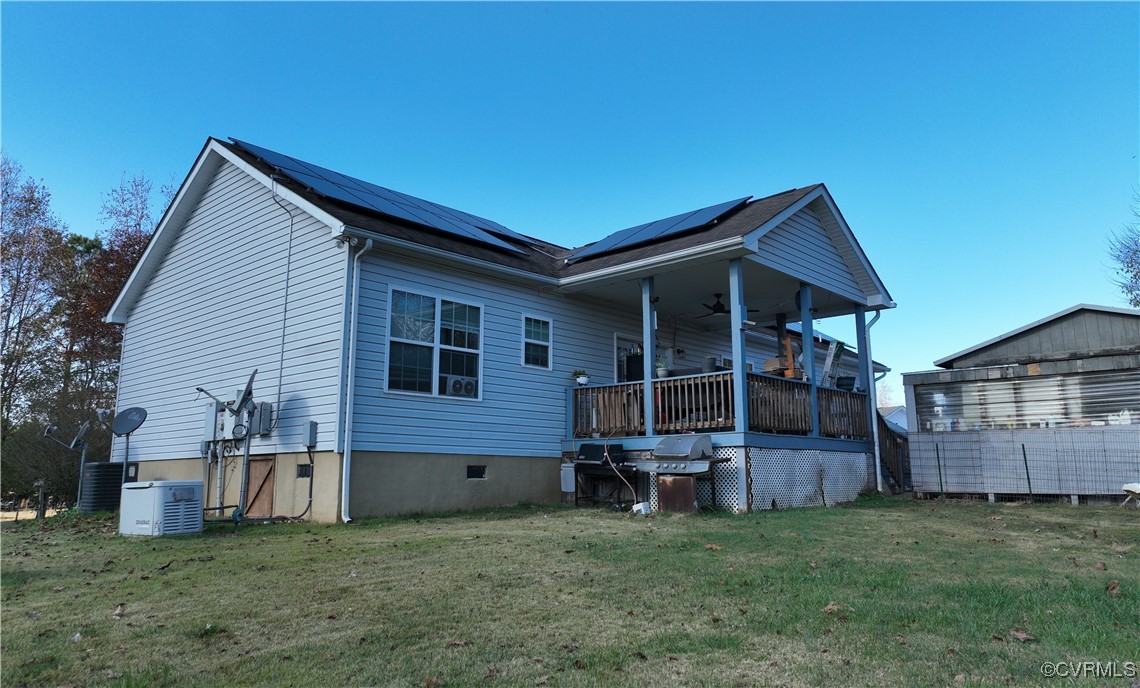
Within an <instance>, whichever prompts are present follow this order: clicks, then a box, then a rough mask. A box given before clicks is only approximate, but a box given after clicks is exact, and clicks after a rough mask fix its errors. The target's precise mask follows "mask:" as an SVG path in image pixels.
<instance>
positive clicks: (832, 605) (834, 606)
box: [823, 602, 843, 614]
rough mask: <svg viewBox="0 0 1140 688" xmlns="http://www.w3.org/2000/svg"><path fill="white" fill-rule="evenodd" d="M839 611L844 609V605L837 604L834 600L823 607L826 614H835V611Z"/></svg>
mask: <svg viewBox="0 0 1140 688" xmlns="http://www.w3.org/2000/svg"><path fill="white" fill-rule="evenodd" d="M838 611H843V607H840V606H839V605H838V604H835V603H834V602H828V603H827V606H826V607H824V608H823V613H824V614H834V613H835V612H838Z"/></svg>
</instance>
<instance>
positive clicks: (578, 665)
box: [574, 659, 586, 671]
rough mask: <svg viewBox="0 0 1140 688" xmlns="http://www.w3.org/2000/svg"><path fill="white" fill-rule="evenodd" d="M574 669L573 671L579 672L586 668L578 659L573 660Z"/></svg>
mask: <svg viewBox="0 0 1140 688" xmlns="http://www.w3.org/2000/svg"><path fill="white" fill-rule="evenodd" d="M574 668H575V669H578V670H579V671H581V670H582V669H585V668H586V663H585V662H583V661H582V660H580V659H575V660H574Z"/></svg>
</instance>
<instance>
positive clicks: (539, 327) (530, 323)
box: [522, 316, 552, 370]
mask: <svg viewBox="0 0 1140 688" xmlns="http://www.w3.org/2000/svg"><path fill="white" fill-rule="evenodd" d="M551 329H552V327H551V322H550V321H549V320H546V319H544V318H532V317H530V316H526V317H524V318H523V360H522V362H523V365H525V366H532V367H534V368H545V369H546V370H550V344H551Z"/></svg>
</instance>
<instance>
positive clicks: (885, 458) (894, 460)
mask: <svg viewBox="0 0 1140 688" xmlns="http://www.w3.org/2000/svg"><path fill="white" fill-rule="evenodd" d="M875 417H876V418H878V422H879V461H880V463H881V464H882V466H883V468H885V469H886V470H887V474H888V475H889V476H890V477H891V482H892V483H894V484H893V485H888V486H887V487H889V488H890V490H891V492H894V493H899V492H904V491H906V490H910V489H911V480H910V443H909V442H908V440H907V436H906V435H900V434H899V433H897V432H895V431H894V430H892V429H891V426H889V425H887V421H886V420H885V419H884V418H883V416H882V415H881V414H879V413H876V414H875Z"/></svg>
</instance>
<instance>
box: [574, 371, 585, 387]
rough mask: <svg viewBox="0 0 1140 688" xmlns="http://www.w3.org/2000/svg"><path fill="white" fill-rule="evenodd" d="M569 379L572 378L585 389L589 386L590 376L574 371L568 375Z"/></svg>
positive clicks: (583, 372)
mask: <svg viewBox="0 0 1140 688" xmlns="http://www.w3.org/2000/svg"><path fill="white" fill-rule="evenodd" d="M570 377H572V378H574V379H575V380H576V381H577V382H578V386H580V387H585V386H586V385H588V384H590V374H589V373H587V372H586V371H584V370H575V371H574V372H572V373H570Z"/></svg>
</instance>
